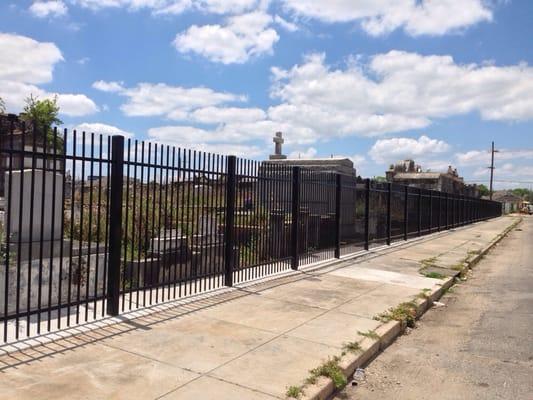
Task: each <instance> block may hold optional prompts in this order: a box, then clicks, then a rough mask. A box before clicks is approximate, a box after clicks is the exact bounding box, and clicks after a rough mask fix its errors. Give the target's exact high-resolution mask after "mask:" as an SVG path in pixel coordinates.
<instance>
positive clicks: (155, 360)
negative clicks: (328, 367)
mask: <svg viewBox="0 0 533 400" xmlns="http://www.w3.org/2000/svg"><path fill="white" fill-rule="evenodd" d="M516 220H517V219H516V218H513V217H502V218H498V219H495V220H492V221H488V222H483V223H478V224H475V225H471V226H469V227H465V228H462V229H458V230H455V231H447V232H442V233H439V234H435V235H431V236H428V237H425V238H422V239H420V240H417V241H414V242H407V243H405V244H403V245H401V246H397V247H393V248H388V249H384V250H380V251H371V252H369V253H367V255H365V256H364V257H360V258H358V259H355V260H345V261H342V262H340V263H336V264H335V265H330V266H326V267H322V268H318V269H317V268H315V269H313V268H308V269H304V270H302V271H298V272H293V273H289V274H287V275H286V276H283V277H278V278H276V279H272V280H269V281H266V282H262V283H258V284H254V285H247V286H245V287H240V288H233V289H229V290H228V289H226V290H223V291H221V293H220V294H215V295H210V296H203V297H201V298H200V299H198V300H196V301H190V300H187V301H180V302H175V305H174V306H172V307H168V308H167V309H166V310H164V311H160V312H157V313H153V314H150V315H147V316H144V317H140V318H137V319H135V320H131V321H125V322H124V323H120V324H114V325H110V326H107V327H104V328H100V329H97V330H93V331H90V332H86V333H82V334H79V335H75V336H72V337H70V338H66V339H61V340H57V341H54V342H52V343H49V344H45V345H42V346H39V347H35V348H32V349H27V350H23V351H19V352H15V353H10V354H4V355H2V356H0V371H1V374H0V398H1V399H13V398H17V399H33V398H39V399H48V398H54V399H63V398H64V399H122V398H127V399H155V398H163V399H272V398H284V397H285V395H286V392H287V388H288V387H289V386H291V385H300V384H302V382H303V381H304V380H305V379H306V378H307V377H308V376H309V370H310V369H312V368H314V367H316V366H318V365H319V364H321V363H322V362H323V361H324V360H326V359H327V358H328V357H330V356H334V355H339V354H340V353H341V352H342V351H343V345H344V344H346V343H348V342H354V341H362V340H363V339H364V337H363V336H361V335H359V334H358V332H368V331H374V330H376V329H378V328H379V326H380V325H382V323H381V322H379V321H377V320H374V319H373V317H375V316H376V315H378V314H380V313H382V312H384V311H386V310H387V309H389V308H391V307H394V306H396V305H398V304H399V303H402V302H406V301H410V300H412V299H413V298H414V297H415V296H417V295H419V294H420V293H421V291H422V290H425V289H430V290H432V291H436V290H439V289H440V288H441V287H442V285H443V282H444V280H443V279H436V278H429V277H426V276H424V275H423V274H427V275H429V276H438V277H439V278H441V277H442V278H443V277H445V276H451V275H454V274H456V273H457V270H458V269H459V267H460V265H463V264H464V263H466V262H468V259H469V258H473V257H476V256H477V255H478V254H479V252H480V251H482V250H483V249H484V248H486V247H487V246H488V245H489V244H490V243H491V242H492V241H494V240H495V239H496V238H497V237H498V236H499V235H500V234H502V233H503V232H504V231H505V230H506V229H507V228H508V227H509V226H511V225H512V224H513V223H514V222H516ZM0 351H1V350H0Z"/></svg>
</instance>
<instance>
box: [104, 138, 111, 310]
mask: <svg viewBox="0 0 533 400" xmlns="http://www.w3.org/2000/svg"><path fill="white" fill-rule="evenodd" d="M110 168H111V136H108V137H107V174H108V177H109V178H110V176H109V175H110V173H109V172H110ZM106 181H107V182H106V190H105V203H106V210H105V223H104V226H105V233H104V271H103V275H102V277H103V278H104V281H103V283H102V288H107V266H108V264H109V254H108V253H109V252H108V249H109V219H110V216H109V213H110V210H111V209H110V207H109V204H110V203H109V201H110V192H111V179H106ZM105 313H106V308H105V307H104V306H103V304H102V317H103V316H105Z"/></svg>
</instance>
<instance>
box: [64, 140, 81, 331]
mask: <svg viewBox="0 0 533 400" xmlns="http://www.w3.org/2000/svg"><path fill="white" fill-rule="evenodd" d="M77 144H78V143H77V138H76V130H73V131H72V181H71V185H70V186H71V192H70V226H69V230H70V232H69V245H68V246H69V247H68V283H67V285H68V286H67V326H70V306H71V304H70V303H71V301H72V252H73V250H74V218H75V213H74V210H75V199H76V146H77ZM65 151H66V147H65ZM65 155H66V152H65ZM65 163H66V158H65ZM65 166H66V164H65Z"/></svg>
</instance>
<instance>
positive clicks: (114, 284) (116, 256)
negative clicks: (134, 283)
mask: <svg viewBox="0 0 533 400" xmlns="http://www.w3.org/2000/svg"><path fill="white" fill-rule="evenodd" d="M123 180H124V137H123V136H118V135H115V136H113V137H112V138H111V182H110V200H109V257H108V266H107V296H106V297H107V304H106V312H107V314H108V315H111V316H115V315H118V313H119V298H120V253H121V249H122V184H123Z"/></svg>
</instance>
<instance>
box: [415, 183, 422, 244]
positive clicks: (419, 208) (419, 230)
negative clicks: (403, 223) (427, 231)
mask: <svg viewBox="0 0 533 400" xmlns="http://www.w3.org/2000/svg"><path fill="white" fill-rule="evenodd" d="M416 201H417V206H416V208H417V213H418V236H421V235H422V189H420V188H418V196H417V200H416Z"/></svg>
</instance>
